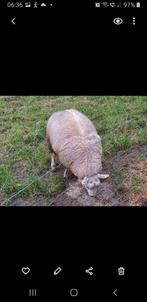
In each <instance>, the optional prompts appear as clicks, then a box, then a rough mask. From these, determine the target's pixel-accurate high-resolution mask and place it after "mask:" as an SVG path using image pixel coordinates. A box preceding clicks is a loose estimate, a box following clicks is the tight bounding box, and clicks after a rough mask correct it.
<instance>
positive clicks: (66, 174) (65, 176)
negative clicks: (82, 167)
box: [64, 168, 68, 179]
mask: <svg viewBox="0 0 147 302" xmlns="http://www.w3.org/2000/svg"><path fill="white" fill-rule="evenodd" d="M64 178H65V179H67V178H68V169H67V168H66V169H65V170H64Z"/></svg>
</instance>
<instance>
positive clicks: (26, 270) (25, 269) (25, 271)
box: [21, 267, 30, 275]
mask: <svg viewBox="0 0 147 302" xmlns="http://www.w3.org/2000/svg"><path fill="white" fill-rule="evenodd" d="M21 271H22V273H23V274H24V275H28V274H29V272H30V268H29V267H22V269H21Z"/></svg>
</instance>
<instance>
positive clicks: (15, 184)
mask: <svg viewBox="0 0 147 302" xmlns="http://www.w3.org/2000/svg"><path fill="white" fill-rule="evenodd" d="M0 206H4V207H5V206H18V207H19V206H92V207H94V206H96V207H97V206H104V207H105V206H147V97H146V96H0Z"/></svg>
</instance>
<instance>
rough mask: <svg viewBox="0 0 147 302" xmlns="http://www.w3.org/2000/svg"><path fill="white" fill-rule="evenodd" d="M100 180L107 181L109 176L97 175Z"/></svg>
mask: <svg viewBox="0 0 147 302" xmlns="http://www.w3.org/2000/svg"><path fill="white" fill-rule="evenodd" d="M97 176H98V178H100V179H106V178H108V177H109V174H97Z"/></svg>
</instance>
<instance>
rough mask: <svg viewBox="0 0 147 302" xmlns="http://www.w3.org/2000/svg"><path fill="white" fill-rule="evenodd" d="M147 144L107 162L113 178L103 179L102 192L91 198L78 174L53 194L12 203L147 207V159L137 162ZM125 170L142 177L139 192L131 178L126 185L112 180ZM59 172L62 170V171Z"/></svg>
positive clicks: (107, 170) (126, 172)
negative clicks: (117, 183)
mask: <svg viewBox="0 0 147 302" xmlns="http://www.w3.org/2000/svg"><path fill="white" fill-rule="evenodd" d="M146 151H147V147H146V146H144V145H138V146H135V147H132V148H130V149H129V150H127V151H126V152H124V153H123V152H122V151H121V152H118V154H117V155H116V156H114V157H112V158H111V159H109V160H107V161H106V162H105V171H104V172H106V173H108V174H110V177H109V179H107V180H104V181H103V182H101V184H100V186H99V192H98V194H97V196H96V198H95V197H90V196H88V194H87V193H86V191H85V189H84V188H82V186H81V185H80V183H79V182H78V181H77V179H76V178H75V177H70V178H69V180H68V182H67V183H66V189H65V190H64V191H62V192H61V193H59V194H58V195H56V196H53V197H51V198H50V197H46V196H42V195H40V196H39V197H37V198H35V199H32V198H27V199H24V198H23V197H22V198H18V199H17V200H14V201H13V202H12V203H11V206H61V207H62V206H147V159H145V160H143V161H140V162H135V158H136V157H137V156H140V155H144V154H145V153H146ZM119 168H120V169H123V171H125V174H126V176H127V175H131V174H132V175H134V174H135V175H137V176H138V177H139V179H140V180H142V186H141V188H140V190H139V192H138V191H137V192H133V190H132V188H131V184H130V183H127V181H126V182H125V181H124V182H123V184H122V185H115V184H114V183H113V182H112V179H111V178H112V177H111V176H112V175H113V173H114V172H115V170H116V169H119ZM56 173H61V170H59V171H57V172H56Z"/></svg>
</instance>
